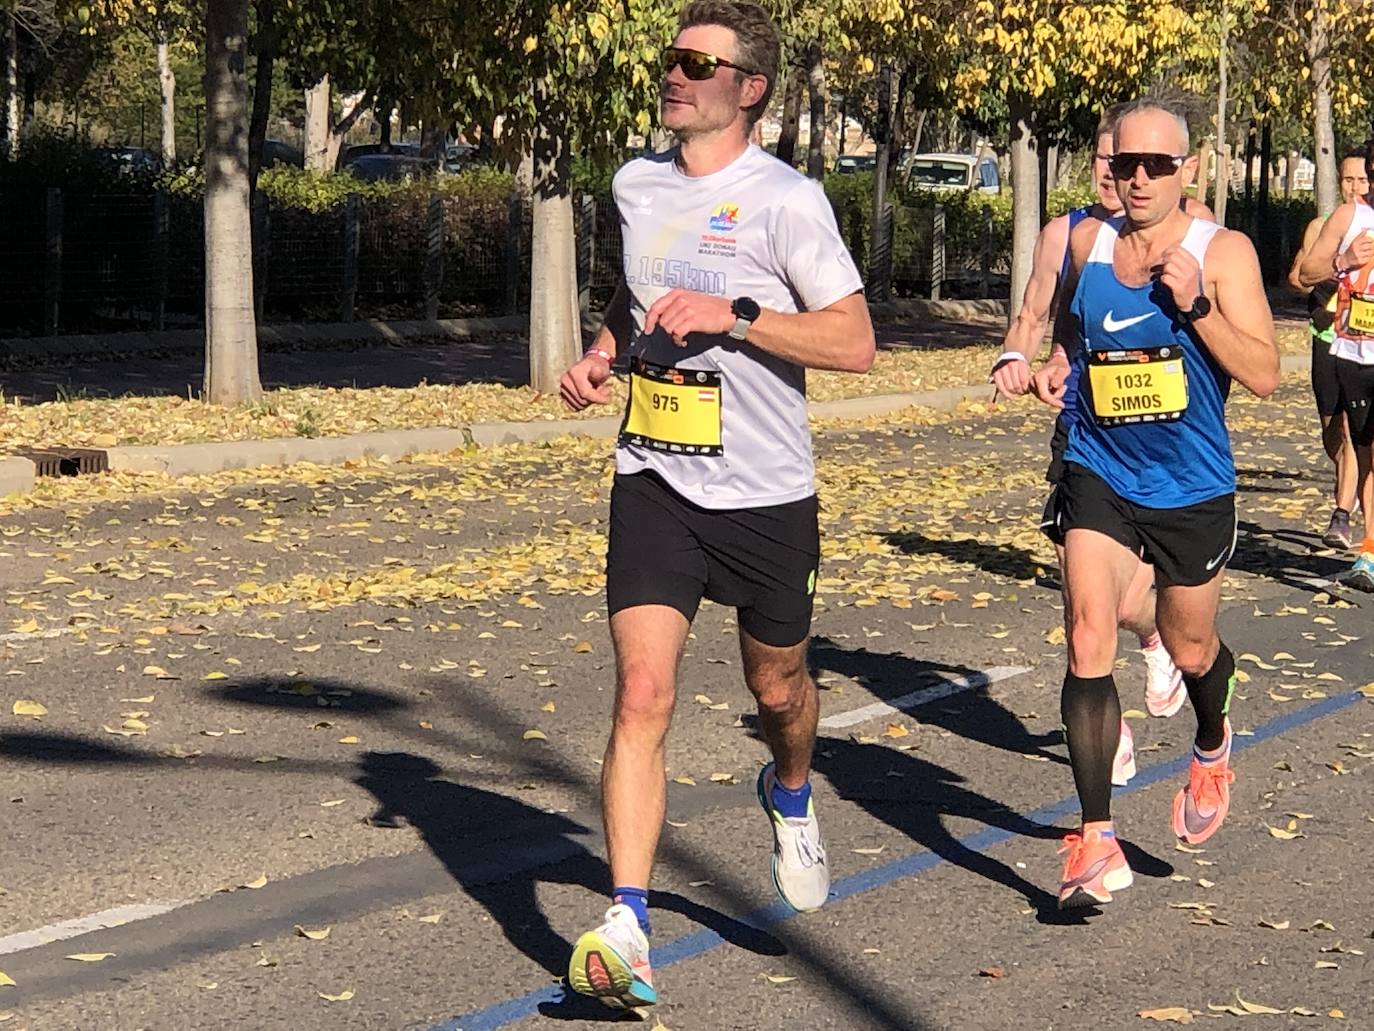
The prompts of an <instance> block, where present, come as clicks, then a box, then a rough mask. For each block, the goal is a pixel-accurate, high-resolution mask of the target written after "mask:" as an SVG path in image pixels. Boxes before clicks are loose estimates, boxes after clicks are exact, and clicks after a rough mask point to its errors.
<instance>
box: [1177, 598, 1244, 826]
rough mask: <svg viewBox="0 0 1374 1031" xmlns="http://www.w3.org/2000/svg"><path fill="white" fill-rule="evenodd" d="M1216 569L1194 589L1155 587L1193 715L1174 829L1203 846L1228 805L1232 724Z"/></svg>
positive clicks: (1230, 664)
mask: <svg viewBox="0 0 1374 1031" xmlns="http://www.w3.org/2000/svg"><path fill="white" fill-rule="evenodd" d="M1223 579H1224V577H1223V576H1222V574H1221V573H1220V572H1219V573H1217V575H1216V576H1215V577H1213V578H1212V579H1211V580H1210V581H1209V582H1207V583H1205V584H1200V585H1198V586H1195V587H1182V586H1161V587H1160V588H1159V610H1158V618H1159V632H1160V636H1161V637H1163V638H1164V643H1165V645H1166V646H1167V647H1168V649H1169V651H1170V653H1171V654H1172V655H1173V656H1174V661H1175V662H1177V663H1178V666H1179V669H1181V670H1182V671H1183V682H1184V683H1185V684H1186V685H1187V687H1188V698H1189V700H1190V701H1191V702H1192V703H1193V711H1194V712H1195V713H1196V714H1197V737H1196V739H1195V740H1194V743H1193V762H1192V765H1191V766H1190V768H1189V771H1188V785H1187V787H1185V788H1184V789H1183V790H1182V791H1180V792H1179V793H1178V795H1177V796H1175V798H1174V810H1173V828H1174V833H1175V834H1176V835H1178V837H1179V838H1180V839H1182V840H1183V841H1186V842H1188V843H1189V844H1192V845H1197V844H1201V843H1202V842H1204V841H1206V840H1207V839H1208V838H1210V837H1211V836H1212V835H1213V834H1215V833H1216V831H1217V829H1218V828H1220V826H1221V823H1222V821H1223V820H1224V819H1225V818H1226V813H1227V811H1228V810H1229V809H1230V805H1231V790H1230V785H1231V782H1232V781H1233V780H1234V779H1235V778H1234V775H1233V774H1232V773H1231V768H1230V759H1231V728H1230V723H1229V721H1228V720H1227V714H1228V713H1229V712H1230V709H1231V693H1232V691H1234V689H1235V685H1236V662H1235V658H1234V656H1232V654H1231V650H1230V649H1229V648H1227V647H1226V645H1224V644H1222V643H1221V639H1220V638H1219V637H1218V636H1217V630H1216V618H1217V602H1218V601H1219V600H1220V598H1221V585H1222V580H1223Z"/></svg>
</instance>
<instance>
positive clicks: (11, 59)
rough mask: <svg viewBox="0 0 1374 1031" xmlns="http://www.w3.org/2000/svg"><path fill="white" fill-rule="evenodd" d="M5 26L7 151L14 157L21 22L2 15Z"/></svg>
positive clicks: (0, 19)
mask: <svg viewBox="0 0 1374 1031" xmlns="http://www.w3.org/2000/svg"><path fill="white" fill-rule="evenodd" d="M0 26H3V28H4V30H5V33H4V49H3V51H0V63H3V65H4V70H3V74H4V101H5V104H4V112H3V117H4V119H5V137H4V140H5V147H4V149H5V153H6V154H8V155H9V156H10V157H13V156H14V155H15V154H16V153H17V152H18V150H19V23H18V22H17V21H15V20H14V17H13V15H3V16H0Z"/></svg>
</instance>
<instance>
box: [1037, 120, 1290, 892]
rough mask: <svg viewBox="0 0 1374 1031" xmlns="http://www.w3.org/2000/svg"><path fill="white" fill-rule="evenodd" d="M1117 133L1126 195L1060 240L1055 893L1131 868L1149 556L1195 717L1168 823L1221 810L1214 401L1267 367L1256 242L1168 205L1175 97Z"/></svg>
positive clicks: (1226, 461) (1182, 151) (1232, 518)
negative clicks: (1117, 775)
mask: <svg viewBox="0 0 1374 1031" xmlns="http://www.w3.org/2000/svg"><path fill="white" fill-rule="evenodd" d="M1115 143H1116V148H1115V151H1114V153H1113V157H1112V162H1111V165H1112V173H1113V175H1114V176H1115V178H1116V182H1117V192H1118V193H1119V195H1120V197H1121V200H1122V203H1123V204H1124V206H1125V210H1124V212H1123V214H1122V216H1120V217H1118V218H1113V219H1110V220H1108V221H1105V222H1101V221H1096V220H1089V221H1085V222H1084V223H1082V224H1081V225H1080V226H1079V227H1078V228H1077V229H1076V230H1075V231H1074V233H1073V235H1072V236H1071V237H1070V239H1069V250H1070V268H1069V275H1068V279H1067V282H1066V283H1065V294H1066V296H1067V297H1069V298H1070V300H1069V302H1068V304H1067V308H1066V310H1064V311H1063V312H1062V313H1061V316H1060V318H1061V319H1064V320H1067V322H1066V324H1065V325H1066V330H1067V331H1068V332H1070V333H1071V334H1072V336H1073V338H1074V340H1075V341H1076V343H1075V345H1074V346H1073V347H1071V348H1070V353H1071V360H1072V362H1073V367H1074V372H1073V375H1074V377H1075V378H1076V381H1077V384H1078V389H1077V391H1076V392H1075V393H1074V396H1073V397H1072V399H1071V405H1070V407H1069V408H1068V412H1067V414H1068V418H1069V424H1068V443H1067V446H1066V448H1065V452H1064V462H1065V470H1064V476H1063V479H1062V480H1061V482H1060V484H1059V489H1058V490H1057V491H1056V492H1055V497H1056V505H1055V509H1056V510H1055V513H1054V518H1055V523H1056V525H1057V526H1058V528H1059V529H1060V530H1061V531H1062V532H1063V534H1064V542H1065V562H1064V582H1065V587H1066V594H1067V598H1068V604H1067V606H1066V610H1065V611H1066V619H1067V623H1068V646H1069V647H1068V651H1069V669H1068V673H1067V675H1066V676H1065V678H1064V690H1063V696H1062V702H1061V707H1062V712H1063V719H1064V726H1065V728H1066V731H1067V736H1068V745H1069V761H1070V763H1071V764H1072V766H1073V773H1074V782H1075V785H1076V787H1077V789H1078V795H1079V800H1080V802H1081V804H1082V809H1083V822H1082V826H1081V828H1080V830H1079V831H1078V832H1077V833H1074V834H1070V835H1069V836H1068V837H1067V838H1066V839H1065V848H1064V851H1066V852H1067V853H1068V857H1067V860H1066V862H1065V864H1064V875H1063V881H1062V884H1061V888H1060V895H1059V902H1060V905H1061V906H1064V907H1073V906H1084V905H1098V904H1101V903H1105V902H1110V901H1111V899H1112V892H1113V891H1119V890H1121V889H1122V888H1125V887H1127V886H1128V885H1129V884H1130V883H1131V879H1132V877H1131V870H1130V867H1129V866H1128V865H1127V863H1126V859H1125V856H1124V855H1123V854H1122V852H1121V849H1120V846H1119V845H1118V844H1117V842H1116V836H1115V832H1114V830H1113V827H1112V822H1111V776H1112V761H1113V756H1114V755H1115V753H1116V748H1117V741H1118V734H1119V728H1120V724H1121V703H1120V700H1119V698H1118V697H1117V692H1116V684H1115V682H1114V681H1113V679H1112V670H1113V667H1114V664H1115V660H1116V633H1117V616H1118V612H1119V611H1120V607H1121V602H1122V599H1123V597H1124V596H1125V592H1126V591H1127V589H1128V587H1129V585H1130V583H1131V580H1132V579H1133V577H1134V576H1135V575H1136V572H1137V570H1138V568H1139V565H1140V563H1141V562H1149V563H1151V564H1152V565H1153V566H1154V569H1155V585H1156V588H1157V594H1158V601H1157V608H1156V619H1157V623H1158V627H1159V633H1160V636H1161V638H1162V639H1163V643H1164V646H1165V647H1166V648H1167V649H1168V651H1169V654H1170V655H1171V656H1173V659H1174V662H1175V663H1176V664H1177V665H1178V668H1179V669H1180V670H1181V672H1182V674H1183V682H1184V684H1185V686H1186V688H1187V692H1188V698H1189V700H1190V701H1191V702H1192V704H1193V709H1194V711H1195V713H1196V715H1197V720H1198V730H1197V737H1196V740H1195V742H1194V749H1193V762H1192V765H1191V768H1190V771H1189V776H1188V783H1187V785H1186V786H1185V787H1184V788H1183V790H1181V791H1180V792H1179V793H1178V795H1177V797H1176V798H1175V799H1174V806H1173V830H1174V833H1175V834H1176V835H1177V836H1178V837H1179V838H1180V839H1181V840H1183V841H1186V842H1189V843H1192V844H1196V843H1198V842H1201V841H1205V840H1207V839H1208V838H1209V837H1211V835H1212V834H1214V833H1215V832H1216V830H1217V829H1218V827H1220V825H1221V822H1222V820H1223V819H1224V818H1225V816H1226V812H1227V809H1228V808H1229V804H1230V792H1229V785H1230V783H1231V781H1232V780H1233V775H1232V773H1231V771H1230V769H1229V758H1230V748H1231V733H1230V727H1229V724H1228V722H1227V718H1226V717H1227V711H1228V709H1229V707H1230V701H1231V691H1232V688H1233V686H1234V683H1235V661H1234V658H1233V656H1232V654H1231V652H1230V650H1229V649H1227V648H1226V646H1225V645H1224V644H1222V643H1221V641H1220V640H1219V638H1218V637H1217V632H1216V614H1217V603H1218V601H1219V599H1220V596H1221V585H1222V579H1223V578H1222V572H1223V570H1224V569H1225V566H1226V562H1227V560H1228V559H1229V558H1230V556H1231V552H1232V550H1233V549H1234V547H1235V534H1236V515H1235V486H1236V474H1235V464H1234V462H1233V460H1232V455H1231V444H1230V438H1229V436H1228V435H1227V431H1226V423H1225V418H1224V408H1225V401H1226V396H1227V394H1228V392H1229V390H1230V385H1231V381H1232V380H1236V381H1238V382H1239V383H1240V384H1241V385H1242V386H1244V387H1246V388H1247V389H1249V390H1250V391H1252V392H1253V393H1255V394H1256V395H1258V396H1260V397H1266V396H1268V395H1269V394H1271V393H1272V392H1273V391H1274V390H1275V388H1276V387H1277V386H1278V382H1279V357H1278V345H1277V342H1276V340H1275V337H1274V326H1273V319H1272V317H1271V315H1270V312H1269V304H1268V301H1267V299H1266V297H1265V293H1264V287H1263V281H1262V279H1261V276H1260V269H1259V261H1258V259H1257V257H1256V255H1255V250H1254V247H1253V246H1252V245H1251V243H1250V241H1249V239H1247V238H1246V237H1245V236H1244V235H1243V234H1241V233H1236V232H1230V231H1228V230H1225V229H1221V228H1219V227H1218V226H1216V225H1215V224H1213V223H1210V222H1206V221H1203V220H1202V219H1198V218H1194V217H1193V216H1191V215H1189V214H1187V213H1185V212H1184V210H1183V209H1182V208H1181V206H1180V200H1181V198H1182V195H1183V190H1184V187H1185V186H1186V185H1187V184H1188V183H1189V182H1190V181H1191V179H1192V177H1193V175H1194V173H1195V171H1196V167H1197V158H1196V157H1193V156H1189V140H1188V124H1187V120H1186V118H1185V116H1184V115H1183V113H1182V112H1181V110H1179V109H1178V108H1176V107H1174V106H1173V105H1170V104H1167V103H1164V102H1161V101H1156V100H1151V99H1145V100H1139V101H1135V102H1133V103H1131V104H1129V105H1127V106H1126V107H1125V109H1124V110H1123V111H1122V112H1121V115H1120V119H1119V121H1118V123H1117V129H1116V138H1115Z"/></svg>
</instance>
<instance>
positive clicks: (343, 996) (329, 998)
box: [315, 988, 353, 1002]
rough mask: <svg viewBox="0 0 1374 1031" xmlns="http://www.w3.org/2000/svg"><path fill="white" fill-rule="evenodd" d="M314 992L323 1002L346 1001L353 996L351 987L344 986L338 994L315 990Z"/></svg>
mask: <svg viewBox="0 0 1374 1031" xmlns="http://www.w3.org/2000/svg"><path fill="white" fill-rule="evenodd" d="M315 994H316V995H318V996H319V997H320V998H321V999H323V1000H324V1001H325V1002H347V1001H348V1000H349V999H351V998H353V989H352V988H345V989H344V990H343V991H341V992H340V993H339V994H338V995H329V994H327V993H325V992H316V993H315Z"/></svg>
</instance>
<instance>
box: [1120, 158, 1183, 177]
mask: <svg viewBox="0 0 1374 1031" xmlns="http://www.w3.org/2000/svg"><path fill="white" fill-rule="evenodd" d="M1187 160H1188V155H1187V154H1184V155H1182V156H1179V155H1177V154H1132V153H1129V152H1127V153H1123V154H1113V155H1112V156H1111V157H1110V158H1108V159H1107V167H1108V168H1110V169H1111V170H1112V175H1113V176H1115V177H1116V178H1117V179H1129V178H1131V177H1132V176H1133V175H1135V170H1136V169H1137V168H1139V167H1141V166H1142V165H1143V166H1144V167H1145V175H1146V176H1147V177H1149V178H1151V179H1161V178H1163V177H1164V176H1166V175H1173V174H1174V173H1175V172H1177V171H1178V170H1179V169H1180V168H1181V167H1182V166H1183V162H1185V161H1187Z"/></svg>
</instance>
